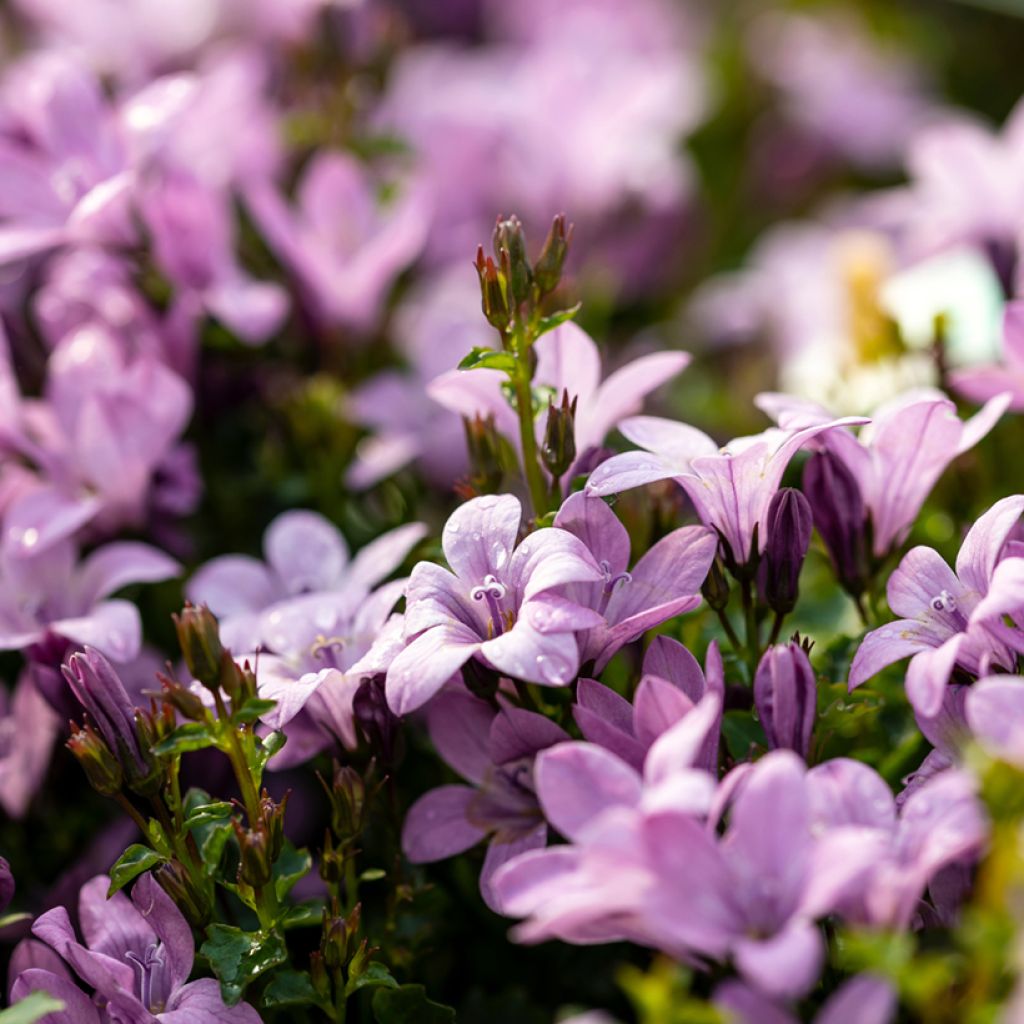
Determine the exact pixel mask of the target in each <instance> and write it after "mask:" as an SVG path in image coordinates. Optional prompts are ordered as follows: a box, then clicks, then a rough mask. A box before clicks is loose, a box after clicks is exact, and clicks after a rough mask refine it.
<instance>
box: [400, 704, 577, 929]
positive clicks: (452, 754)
mask: <svg viewBox="0 0 1024 1024" xmlns="http://www.w3.org/2000/svg"><path fill="white" fill-rule="evenodd" d="M426 714H427V727H428V729H429V730H430V738H431V740H433V743H434V746H435V747H436V748H437V751H438V753H439V754H440V755H441V757H442V758H443V759H444V760H445V762H446V763H447V764H448V765H450V766H451V767H452V768H454V769H455V771H457V772H458V773H459V774H460V775H461V776H462V777H463V778H464V779H466V780H467V781H468V782H470V783H471V784H472V785H469V786H463V785H453V786H439V787H438V788H437V789H432V790H431V791H430V792H429V793H427V794H425V795H424V796H422V797H420V798H419V800H417V801H416V803H414V804H413V805H412V807H411V808H410V809H409V812H408V814H407V815H406V818H405V824H404V826H403V828H402V849H403V850H404V851H405V855H406V857H408V858H409V860H410V861H412V862H413V863H414V864H424V863H429V862H430V861H435V860H442V859H444V858H445V857H452V856H454V855H455V854H457V853H461V852H462V851H463V850H468V849H469V848H470V847H471V846H475V845H476V844H477V843H478V842H480V841H481V840H482V839H485V838H487V839H489V845H488V848H487V856H486V858H485V859H484V866H483V871H482V872H481V874H480V892H481V895H482V896H483V898H484V902H485V903H486V904H487V905H488V906H489V907H490V908H491V909H492V910H494V911H496V912H497V913H501V902H500V899H499V897H498V895H497V894H496V893H495V891H494V889H493V887H492V885H491V878H492V877H493V875H494V873H495V871H497V870H498V868H499V867H501V866H502V865H503V864H505V863H507V862H508V861H509V860H511V859H512V858H514V857H517V856H519V855H520V854H522V853H525V852H526V851H528V850H534V849H537V848H538V847H542V846H544V845H545V844H546V843H547V834H548V830H547V824H546V823H545V821H544V815H543V813H542V812H541V809H540V804H539V803H538V801H537V795H536V791H535V784H534V762H535V759H536V757H537V754H538V753H539V752H540V751H542V750H545V749H546V748H548V747H551V746H553V745H555V744H556V743H561V742H562V741H564V740H568V739H569V737H568V735H567V734H566V733H565V732H564V731H563V730H562V729H560V728H559V727H558V726H557V725H555V724H554V723H553V722H551V721H549V720H548V719H546V718H544V717H543V715H537V714H534V713H533V712H531V711H524V710H522V709H521V708H513V707H503V708H502V709H501V710H500V711H495V710H494V708H492V707H491V706H490V705H489V704H487V703H485V702H484V701H482V700H478V699H477V698H476V697H473V696H471V695H470V694H469V693H466V692H465V691H464V690H452V691H450V692H445V693H442V694H440V695H439V696H438V697H437V698H436V700H434V701H433V702H432V703H431V705H430V707H429V709H428V710H427V713H426Z"/></svg>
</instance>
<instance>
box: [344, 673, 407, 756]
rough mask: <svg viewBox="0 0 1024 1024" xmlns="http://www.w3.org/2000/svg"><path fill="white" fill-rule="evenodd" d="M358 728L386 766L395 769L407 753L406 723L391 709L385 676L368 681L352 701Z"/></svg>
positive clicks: (364, 681) (370, 678)
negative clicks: (385, 685) (403, 724)
mask: <svg viewBox="0 0 1024 1024" xmlns="http://www.w3.org/2000/svg"><path fill="white" fill-rule="evenodd" d="M352 712H353V715H354V716H355V722H356V726H357V727H358V729H359V731H360V733H361V734H362V735H363V737H364V739H365V740H366V742H367V744H368V745H369V747H370V749H371V750H372V751H373V753H374V755H375V756H376V757H377V758H378V759H379V760H380V761H381V763H382V764H384V765H386V766H388V767H389V768H390V767H394V766H395V765H397V764H398V763H399V762H400V761H401V760H402V756H403V755H404V753H405V746H404V743H403V739H402V723H401V720H400V719H399V718H398V716H397V715H396V714H395V713H394V712H393V711H392V710H391V708H390V706H389V705H388V701H387V696H386V695H385V692H384V676H383V675H376V676H372V677H368V678H366V679H364V680H363V681H362V682H361V683H360V684H359V688H358V689H357V690H356V693H355V696H354V697H353V698H352Z"/></svg>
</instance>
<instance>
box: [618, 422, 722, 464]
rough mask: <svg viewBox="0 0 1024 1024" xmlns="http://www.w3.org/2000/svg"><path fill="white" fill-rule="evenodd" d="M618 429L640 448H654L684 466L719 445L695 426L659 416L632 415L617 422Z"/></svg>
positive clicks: (651, 449) (707, 453)
mask: <svg viewBox="0 0 1024 1024" xmlns="http://www.w3.org/2000/svg"><path fill="white" fill-rule="evenodd" d="M619 432H620V433H621V434H622V436H623V437H625V438H626V440H627V441H632V442H633V444H635V445H637V447H639V448H646V449H647V450H648V451H649V452H656V453H657V454H658V455H661V456H662V457H664V458H665V459H668V460H669V461H671V462H673V463H675V464H676V465H678V466H681V467H685V466H686V465H687V464H688V463H689V461H690V459H692V458H695V457H696V456H698V455H714V453H715V452H717V451H718V445H717V444H716V443H715V442H714V441H713V440H712V439H711V438H710V437H708V435H707V434H705V433H704V432H703V431H702V430H698V429H697V428H696V427H691V426H690V425H689V424H687V423H677V422H676V421H675V420H667V419H662V418H661V417H659V416H633V417H630V418H629V419H627V420H623V421H622V422H621V423H620V424H619Z"/></svg>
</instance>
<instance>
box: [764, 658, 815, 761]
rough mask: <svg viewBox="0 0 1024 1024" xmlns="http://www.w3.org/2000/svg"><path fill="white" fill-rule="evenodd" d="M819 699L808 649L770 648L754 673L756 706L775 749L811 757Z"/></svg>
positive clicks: (771, 744)
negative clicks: (812, 737)
mask: <svg viewBox="0 0 1024 1024" xmlns="http://www.w3.org/2000/svg"><path fill="white" fill-rule="evenodd" d="M817 699H818V684H817V681H816V679H815V677H814V669H812V668H811V663H810V660H809V659H808V657H807V654H806V652H805V651H804V649H803V648H802V647H801V646H800V645H799V644H796V643H788V644H776V645H775V646H774V647H769V648H768V650H767V651H765V653H764V656H763V657H762V658H761V663H760V664H759V665H758V666H757V672H756V673H755V674H754V706H755V707H756V708H757V713H758V716H759V717H760V719H761V725H762V727H763V728H764V734H765V736H766V737H767V739H768V746H769V747H770V748H771V749H772V750H776V749H779V748H784V749H786V750H795V751H796V752H797V753H798V754H799V755H800V756H801V757H806V756H807V751H808V750H809V749H810V746H811V733H812V731H813V730H814V718H815V715H816V713H817Z"/></svg>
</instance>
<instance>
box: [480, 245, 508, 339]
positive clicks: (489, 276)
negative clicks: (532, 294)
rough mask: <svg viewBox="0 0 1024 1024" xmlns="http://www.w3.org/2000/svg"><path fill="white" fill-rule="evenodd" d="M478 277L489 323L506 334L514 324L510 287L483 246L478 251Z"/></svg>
mask: <svg viewBox="0 0 1024 1024" xmlns="http://www.w3.org/2000/svg"><path fill="white" fill-rule="evenodd" d="M473 265H474V266H475V267H476V273H477V277H479V278H480V301H481V306H482V308H483V311H484V316H485V317H487V322H488V323H489V324H490V325H491V326H492V327H495V328H497V329H498V330H499V331H501V333H502V334H504V333H505V332H506V331H507V330H508V328H509V325H510V324H511V323H512V308H511V306H510V305H509V297H508V287H507V283H506V281H505V277H504V275H503V274H502V273H501V272H500V271H499V270H498V266H497V264H496V263H495V262H494V260H493V259H491V257H490V256H485V255H484V247H483V246H482V245H481V246H479V247H478V248H477V251H476V262H475V263H474V264H473Z"/></svg>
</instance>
